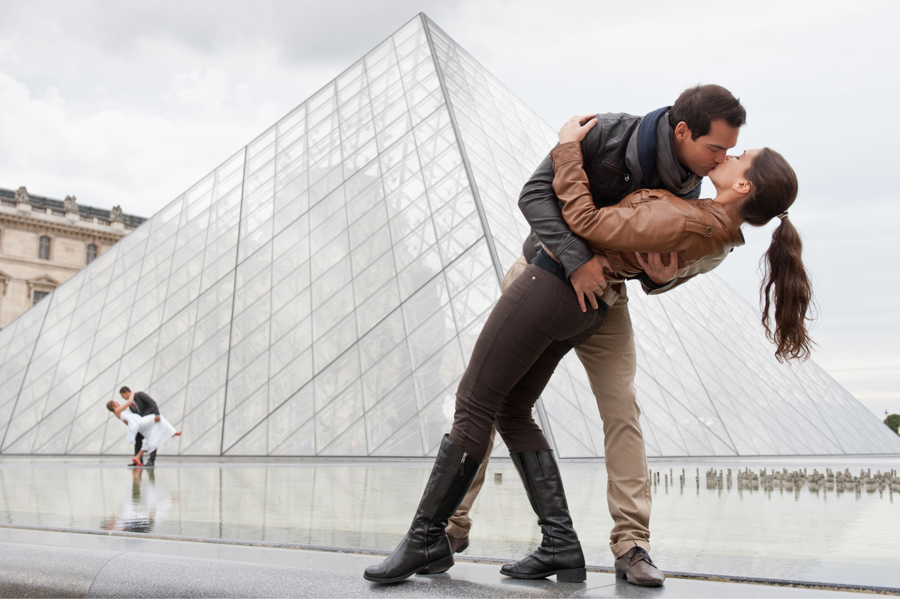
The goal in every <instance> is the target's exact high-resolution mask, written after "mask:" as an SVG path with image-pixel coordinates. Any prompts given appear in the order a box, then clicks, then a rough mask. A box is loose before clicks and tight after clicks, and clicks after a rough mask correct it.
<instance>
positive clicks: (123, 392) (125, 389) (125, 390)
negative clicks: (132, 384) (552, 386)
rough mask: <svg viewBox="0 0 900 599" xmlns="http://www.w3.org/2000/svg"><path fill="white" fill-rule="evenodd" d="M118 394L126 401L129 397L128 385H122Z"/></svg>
mask: <svg viewBox="0 0 900 599" xmlns="http://www.w3.org/2000/svg"><path fill="white" fill-rule="evenodd" d="M119 395H121V396H122V399H124V400H126V401H127V400H129V399H131V389H129V388H128V387H122V388H121V389H119Z"/></svg>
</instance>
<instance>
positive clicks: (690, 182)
mask: <svg viewBox="0 0 900 599" xmlns="http://www.w3.org/2000/svg"><path fill="white" fill-rule="evenodd" d="M656 172H657V174H658V175H659V178H660V179H661V180H662V182H663V185H665V186H666V189H668V190H669V191H673V192H675V194H676V195H679V196H682V195H684V194H686V193H688V192H689V191H691V190H692V189H694V188H695V187H697V185H699V184H700V181H701V179H703V177H698V176H697V175H695V174H694V173H692V172H691V171H689V170H687V169H686V168H684V166H682V165H681V163H680V162H678V159H677V158H676V157H675V131H674V130H673V129H672V125H670V124H669V113H668V112H667V113H665V114H664V115H662V117H660V119H659V123H657V125H656Z"/></svg>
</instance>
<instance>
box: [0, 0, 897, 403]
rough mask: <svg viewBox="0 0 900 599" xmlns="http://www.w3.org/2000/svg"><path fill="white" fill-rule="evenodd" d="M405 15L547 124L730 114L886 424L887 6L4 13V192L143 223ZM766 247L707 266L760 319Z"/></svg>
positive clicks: (867, 397)
mask: <svg viewBox="0 0 900 599" xmlns="http://www.w3.org/2000/svg"><path fill="white" fill-rule="evenodd" d="M419 11H423V12H425V13H426V14H428V16H429V17H431V18H432V19H433V20H434V21H435V22H436V23H437V24H438V25H439V26H440V27H441V28H442V29H444V30H445V31H446V32H447V33H448V34H449V35H450V36H451V37H453V38H454V39H455V40H456V41H457V42H458V43H459V44H460V45H462V46H463V47H464V48H466V49H467V50H468V51H469V52H470V53H471V54H472V55H473V56H474V57H475V58H476V59H478V60H479V61H480V62H481V63H482V64H483V65H484V66H485V67H486V68H487V69H488V70H489V71H490V72H492V73H493V74H494V75H495V76H497V77H498V78H499V79H500V81H502V82H503V83H505V84H506V85H507V86H508V87H509V89H510V90H512V91H513V93H515V94H516V95H517V96H518V97H519V98H521V99H522V100H523V101H524V102H525V103H526V104H527V105H528V106H530V107H531V108H532V109H533V110H534V111H535V112H536V113H537V114H538V115H539V116H541V117H542V118H543V119H544V120H545V121H546V122H547V123H548V124H550V125H551V126H553V127H554V128H556V127H558V126H559V125H561V124H562V123H563V122H564V121H565V120H566V119H567V118H569V117H570V116H571V115H573V114H576V113H579V114H583V113H590V112H630V113H634V114H644V113H646V112H649V111H650V110H653V109H655V108H658V107H659V106H663V105H666V104H671V103H672V102H673V101H674V99H675V98H676V97H677V96H678V94H679V93H680V92H681V91H682V90H683V89H684V88H686V87H688V86H690V85H694V84H696V83H719V84H721V85H724V86H725V87H727V88H729V89H730V90H731V91H732V92H733V93H734V94H735V95H737V96H738V97H740V98H741V101H742V102H743V104H744V106H745V107H746V108H747V111H748V124H747V126H746V127H745V128H744V130H743V131H742V133H741V138H740V141H739V143H738V146H737V148H735V150H736V151H738V152H739V151H742V150H743V149H745V148H753V147H759V146H763V145H767V146H770V147H772V148H774V149H776V150H778V151H779V152H781V153H782V154H784V156H785V157H786V158H787V159H788V160H789V161H790V162H791V163H792V164H793V166H794V168H795V170H796V171H797V174H798V176H799V179H800V196H799V199H798V202H797V204H796V205H795V206H794V207H793V208H791V219H792V220H793V222H794V223H795V225H796V226H797V227H798V228H799V230H800V231H801V233H802V234H803V236H804V238H805V244H806V245H805V250H804V258H805V260H806V261H807V264H808V266H809V269H810V270H811V272H812V275H813V280H814V285H815V291H816V294H817V299H818V304H819V319H818V322H817V325H816V326H815V328H814V329H813V332H814V338H815V339H816V341H817V342H818V344H819V348H818V350H817V351H816V352H815V354H814V359H815V360H816V362H818V363H819V364H820V365H821V366H823V367H824V368H825V369H826V370H828V371H829V372H830V373H831V374H832V376H834V377H835V378H836V379H837V380H838V381H840V382H841V383H843V384H844V385H845V386H846V387H847V388H848V389H849V390H850V391H851V392H852V393H854V395H855V396H856V397H857V398H859V399H860V400H861V401H863V403H865V404H866V405H867V406H868V407H869V408H870V409H872V410H873V412H875V413H876V414H879V415H881V417H882V418H883V415H884V411H885V410H886V409H887V410H889V411H891V412H900V348H898V339H900V315H898V309H897V308H898V307H900V276H898V275H900V272H898V271H900V269H898V267H897V261H898V259H900V242H898V235H897V232H896V229H897V225H898V223H900V201H898V191H897V190H896V189H895V188H894V187H893V184H892V182H893V179H894V175H893V173H895V172H896V170H895V167H893V166H892V165H893V155H892V151H891V150H892V148H893V147H894V146H895V145H896V141H895V140H896V139H897V137H898V133H900V124H898V119H897V117H896V108H895V104H896V102H897V98H898V97H900V64H898V63H900V58H898V57H900V41H898V40H900V37H898V35H897V30H898V26H900V3H897V2H890V1H885V2H877V1H865V0H863V1H860V0H856V1H848V2H828V1H820V2H816V3H807V2H785V1H783V0H781V1H778V2H762V1H756V2H753V3H748V2H739V3H723V2H703V1H695V2H663V1H657V2H637V1H632V2H621V1H614V2H606V1H598V0H586V1H563V0H554V1H553V2H547V1H546V0H540V1H528V0H517V1H515V2H513V1H502V0H458V1H452V0H441V1H440V2H414V1H408V0H379V1H378V2H372V1H369V0H357V1H355V2H347V1H340V0H329V1H328V2H323V1H322V0H314V1H295V2H290V1H287V0H277V1H263V0H254V1H252V2H250V1H246V2H238V1H228V0H214V1H196V2H190V1H186V0H179V1H177V2H166V1H158V0H157V1H155V2H145V1H141V2H138V1H132V0H116V1H113V0H108V1H71V0H70V1H66V2H45V1H41V0H30V1H29V2H13V1H3V2H0V187H5V188H8V189H16V188H17V187H18V186H20V185H25V186H27V187H28V190H29V191H30V192H31V193H34V194H37V195H43V196H48V197H52V198H57V199H61V198H63V197H64V196H66V195H75V196H77V197H78V200H79V202H81V203H84V204H88V205H92V206H97V207H102V208H109V207H111V206H112V205H114V204H121V205H122V208H123V209H124V210H125V212H127V213H131V214H138V215H141V216H151V215H153V214H154V213H155V212H156V211H157V210H158V209H159V208H161V207H162V206H164V205H165V204H166V203H168V202H169V201H171V200H172V199H174V198H175V197H176V196H177V195H179V194H180V193H181V192H182V191H184V190H185V189H187V188H188V187H189V186H190V185H191V184H192V183H194V182H195V181H197V180H198V179H199V178H200V177H202V176H203V175H205V174H206V173H208V172H209V171H211V170H212V169H213V168H214V167H215V166H216V165H217V164H219V163H220V162H221V161H222V160H224V159H225V158H227V157H228V156H230V155H231V154H233V153H234V152H235V151H236V150H237V149H239V148H240V147H241V146H243V145H245V144H246V143H247V142H248V141H250V140H251V139H253V138H254V137H255V136H256V135H257V134H259V133H261V132H262V131H263V130H264V129H265V128H266V127H268V126H270V125H271V124H273V123H274V122H275V121H276V120H277V119H278V118H279V117H281V116H283V115H285V114H286V113H287V112H289V111H290V110H291V109H292V108H294V107H295V106H296V105H298V104H300V103H301V102H303V100H305V99H306V98H307V97H308V96H310V95H311V94H312V93H313V92H315V91H316V90H317V89H319V88H320V87H322V86H323V85H324V84H326V83H327V82H328V81H330V80H331V79H333V78H334V77H335V76H337V75H338V74H339V73H340V72H341V71H343V70H344V69H345V68H347V67H348V66H350V64H351V63H353V62H354V61H355V60H357V59H358V58H360V57H361V56H362V55H363V54H365V53H366V52H367V51H368V50H370V49H372V48H373V47H374V46H375V45H377V44H378V43H379V42H380V41H382V40H383V39H384V38H386V37H387V36H389V35H390V34H391V33H392V32H393V31H395V30H396V29H398V28H399V27H400V26H401V25H403V24H404V23H405V22H406V21H408V20H409V19H410V18H412V17H413V16H415V14H416V13H418V12H419ZM709 190H711V185H710V184H709V183H707V184H706V185H705V191H709ZM745 229H746V227H745ZM769 235H770V229H767V230H758V229H754V230H748V231H746V236H747V239H748V245H747V247H745V248H742V249H740V250H739V251H736V252H735V253H734V254H733V255H732V257H730V258H729V259H728V261H726V262H725V263H724V264H723V266H722V267H720V268H719V269H718V270H717V272H718V273H719V275H720V276H722V277H723V278H724V279H725V280H726V281H727V282H728V283H729V284H730V285H732V286H733V287H734V288H735V289H737V290H738V292H739V293H740V294H741V295H742V296H743V297H745V298H746V299H747V301H749V302H751V303H753V304H754V305H755V304H756V302H757V285H758V279H757V270H756V266H757V261H758V260H759V257H760V256H761V255H762V253H763V251H764V250H765V248H766V247H767V245H768V239H769Z"/></svg>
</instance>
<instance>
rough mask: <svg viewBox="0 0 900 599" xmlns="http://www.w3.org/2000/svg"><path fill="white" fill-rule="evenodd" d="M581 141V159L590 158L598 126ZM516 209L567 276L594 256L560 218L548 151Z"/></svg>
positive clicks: (596, 145)
mask: <svg viewBox="0 0 900 599" xmlns="http://www.w3.org/2000/svg"><path fill="white" fill-rule="evenodd" d="M581 143H582V154H583V156H584V160H585V161H586V162H587V161H590V160H591V159H593V157H594V156H596V154H597V152H598V151H599V148H600V127H599V126H595V127H594V128H593V129H591V130H590V131H588V133H587V136H586V137H585V138H584V140H583V141H582V142H581ZM519 209H520V210H521V211H522V214H524V215H525V219H526V220H527V221H528V224H529V225H531V228H532V229H533V230H534V232H535V233H537V236H538V237H539V238H540V240H541V242H542V243H543V244H544V245H545V246H547V249H549V250H550V251H551V252H552V253H553V255H554V256H555V257H556V259H557V260H558V261H559V263H560V264H562V266H563V268H564V269H565V270H566V274H567V275H568V276H569V277H571V276H572V274H573V273H574V272H575V271H576V270H578V268H579V267H581V266H582V265H584V264H585V263H587V262H589V261H590V259H591V258H593V257H594V252H593V251H592V250H591V248H590V246H589V245H588V244H587V242H585V241H584V240H583V239H581V238H580V237H578V236H577V235H575V234H574V233H573V232H572V231H571V229H569V226H568V225H567V224H566V221H565V219H564V218H563V215H562V210H561V209H560V205H559V198H557V197H556V193H554V191H553V161H552V160H551V159H550V156H549V155H548V156H547V157H546V158H544V160H543V161H542V162H541V164H540V165H539V166H538V168H537V170H536V171H534V174H533V175H531V178H530V179H529V180H528V181H527V182H526V183H525V185H524V186H523V187H522V193H521V194H520V195H519Z"/></svg>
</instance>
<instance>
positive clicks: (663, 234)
mask: <svg viewBox="0 0 900 599" xmlns="http://www.w3.org/2000/svg"><path fill="white" fill-rule="evenodd" d="M550 155H551V157H552V159H553V167H554V169H555V177H554V179H553V189H554V191H555V192H556V195H557V196H558V197H559V199H560V200H561V201H562V202H563V203H564V205H563V209H562V214H563V218H565V220H566V222H567V223H568V224H569V227H570V228H571V229H572V231H573V232H574V233H575V234H577V235H579V236H581V237H583V238H584V239H585V240H587V241H588V242H589V243H590V245H591V246H592V247H594V248H596V249H598V250H604V249H606V250H615V251H620V252H672V251H678V250H681V249H684V248H683V247H681V246H683V245H684V227H683V226H681V227H678V226H660V223H673V222H678V221H681V222H682V223H683V222H684V215H683V214H682V213H681V212H679V211H678V209H676V208H675V207H673V206H672V205H671V204H669V202H666V201H651V202H640V203H633V202H631V201H629V200H630V199H631V198H633V196H634V194H632V195H631V196H627V197H626V198H625V199H624V200H623V201H621V202H620V203H618V204H616V205H615V206H608V207H606V208H603V209H602V210H601V209H599V208H597V207H596V206H595V205H594V201H593V198H592V197H591V191H590V187H589V185H588V179H587V175H586V174H585V172H584V168H583V162H582V160H581V147H580V146H579V145H578V144H577V143H574V142H572V143H567V144H563V145H560V146H557V147H555V148H553V150H551V152H550Z"/></svg>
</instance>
